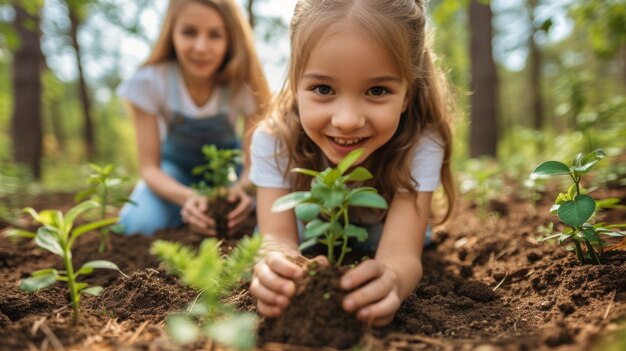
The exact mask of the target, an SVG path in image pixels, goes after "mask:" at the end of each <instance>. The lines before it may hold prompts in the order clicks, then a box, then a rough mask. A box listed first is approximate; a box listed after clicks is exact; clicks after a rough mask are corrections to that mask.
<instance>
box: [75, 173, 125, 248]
mask: <svg viewBox="0 0 626 351" xmlns="http://www.w3.org/2000/svg"><path fill="white" fill-rule="evenodd" d="M89 167H90V168H91V171H92V172H91V173H90V174H89V176H88V178H87V184H88V187H87V189H85V190H82V191H80V192H78V193H77V194H76V196H75V197H74V201H76V202H77V203H78V202H82V201H83V200H85V199H87V198H89V199H91V200H93V201H96V202H97V203H98V205H99V206H100V219H101V220H102V219H105V218H106V216H107V210H118V209H119V208H120V207H121V206H122V205H124V204H125V203H127V202H128V203H133V202H132V201H131V200H130V199H129V198H128V197H126V196H125V195H122V192H121V191H118V190H119V188H120V185H122V183H124V182H125V181H126V180H128V179H127V178H122V177H116V176H115V174H114V172H115V165H113V164H107V165H105V166H103V167H101V166H98V165H96V164H93V163H90V164H89ZM110 230H111V226H106V227H101V228H100V244H99V246H98V252H104V250H105V249H106V248H107V247H109V246H110V241H109V232H110Z"/></svg>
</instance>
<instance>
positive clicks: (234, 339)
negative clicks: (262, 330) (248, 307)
mask: <svg viewBox="0 0 626 351" xmlns="http://www.w3.org/2000/svg"><path fill="white" fill-rule="evenodd" d="M256 324H257V318H256V317H255V316H253V315H252V314H249V313H246V314H241V315H232V316H228V317H226V318H225V319H223V320H220V321H217V322H214V323H211V324H209V325H208V326H207V328H206V331H207V334H208V335H209V337H211V339H213V340H215V341H217V342H218V343H219V344H222V345H225V346H230V347H232V348H234V349H235V350H251V349H252V348H253V347H254V346H255V345H256V341H255V335H256V333H255V330H256Z"/></svg>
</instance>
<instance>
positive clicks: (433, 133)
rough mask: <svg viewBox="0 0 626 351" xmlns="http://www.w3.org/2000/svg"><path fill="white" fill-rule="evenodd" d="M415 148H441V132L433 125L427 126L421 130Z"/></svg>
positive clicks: (442, 146)
mask: <svg viewBox="0 0 626 351" xmlns="http://www.w3.org/2000/svg"><path fill="white" fill-rule="evenodd" d="M417 149H418V150H420V149H426V150H431V151H436V150H443V149H444V141H443V137H442V136H441V134H439V131H438V130H437V128H436V127H435V126H427V127H426V128H424V130H423V131H422V135H421V136H420V138H419V142H418V143H417Z"/></svg>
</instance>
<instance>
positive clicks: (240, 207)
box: [228, 183, 254, 235]
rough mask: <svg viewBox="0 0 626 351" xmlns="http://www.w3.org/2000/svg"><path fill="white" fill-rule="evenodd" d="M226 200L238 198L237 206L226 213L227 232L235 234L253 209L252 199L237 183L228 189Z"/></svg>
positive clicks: (232, 200)
mask: <svg viewBox="0 0 626 351" xmlns="http://www.w3.org/2000/svg"><path fill="white" fill-rule="evenodd" d="M228 193H229V194H228V201H229V202H235V201H237V199H239V203H238V204H237V207H235V208H234V209H233V210H232V211H230V212H229V213H228V234H229V235H232V234H235V233H236V232H237V231H238V230H239V228H240V227H241V225H242V224H243V223H244V221H245V220H246V219H247V218H248V216H249V215H250V213H251V212H252V210H253V209H254V201H253V200H252V198H251V197H250V195H248V193H247V192H246V191H245V190H244V188H243V186H241V185H240V184H239V183H237V184H235V185H233V186H232V187H230V188H229V189H228Z"/></svg>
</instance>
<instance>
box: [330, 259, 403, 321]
mask: <svg viewBox="0 0 626 351" xmlns="http://www.w3.org/2000/svg"><path fill="white" fill-rule="evenodd" d="M340 284H341V287H342V288H343V289H345V290H353V289H355V290H354V291H352V292H350V293H349V294H348V295H347V296H346V297H345V298H344V300H343V308H344V309H345V310H346V311H348V312H353V311H355V312H356V316H357V318H358V319H359V320H361V321H364V322H368V323H370V324H371V325H374V326H383V325H387V324H389V322H391V320H393V317H394V315H395V314H396V311H397V310H398V308H400V303H401V301H402V300H401V298H400V296H399V295H398V290H399V289H398V284H399V282H398V278H397V276H396V274H395V273H394V272H393V271H392V270H391V269H389V268H388V267H387V266H386V265H385V264H383V263H381V262H380V261H377V260H367V261H364V262H361V264H359V265H358V266H357V267H355V268H353V269H351V270H349V271H348V272H347V273H346V274H344V276H343V277H342V278H341V283H340Z"/></svg>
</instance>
